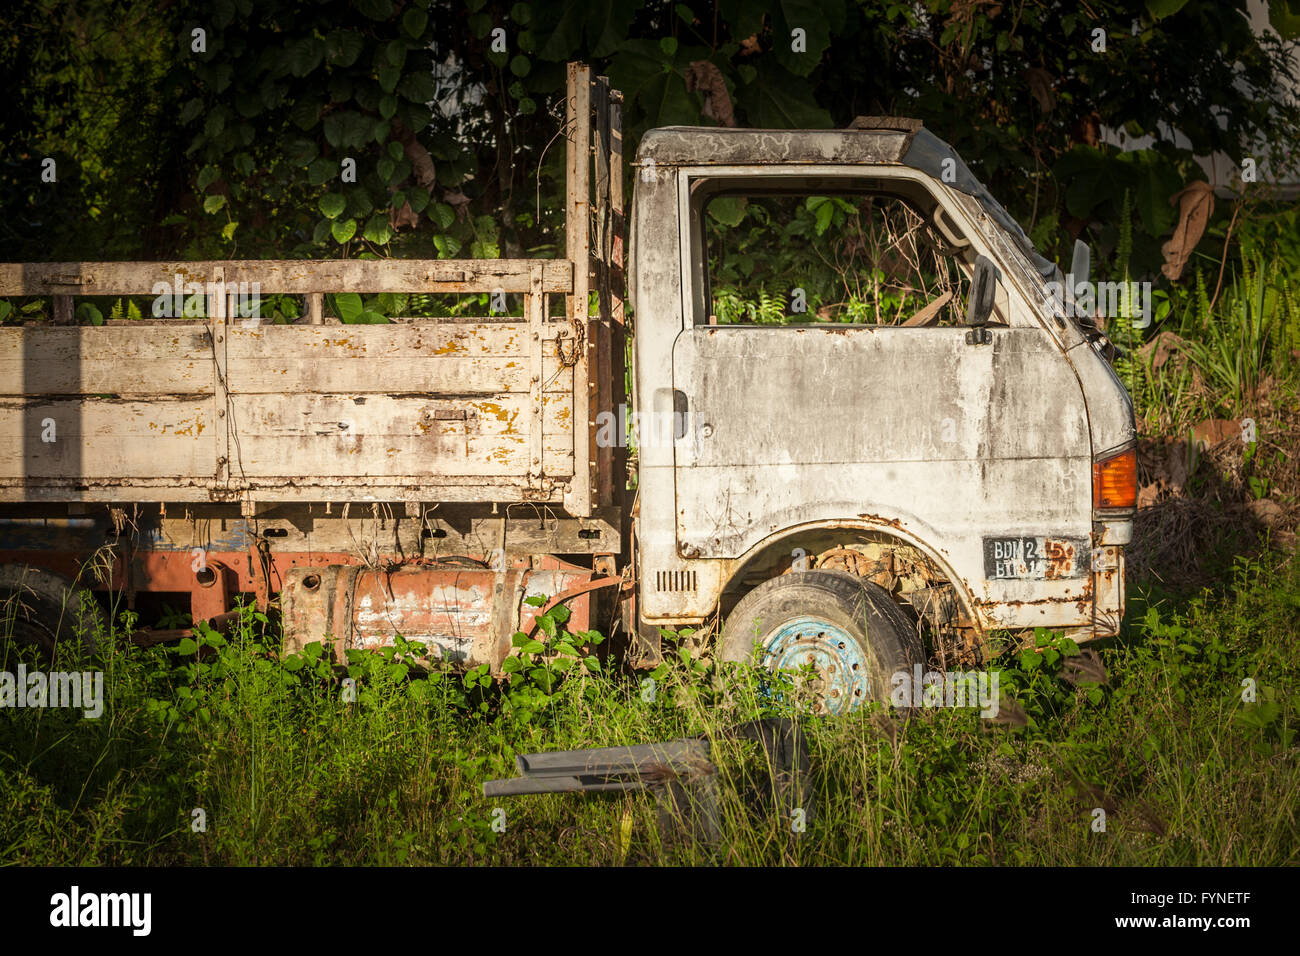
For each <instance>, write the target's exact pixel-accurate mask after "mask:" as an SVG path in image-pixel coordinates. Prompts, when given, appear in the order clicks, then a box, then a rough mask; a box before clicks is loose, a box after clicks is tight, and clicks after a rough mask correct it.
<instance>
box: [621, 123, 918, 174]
mask: <svg viewBox="0 0 1300 956" xmlns="http://www.w3.org/2000/svg"><path fill="white" fill-rule="evenodd" d="M902 122H904V123H907V124H910V126H911V128H910V129H909V128H894V129H885V128H878V129H846V130H843V129H795V130H791V129H736V128H729V127H719V126H666V127H663V128H660V129H652V130H649V131H648V132H647V133H646V134H645V135H644V136H643V137H642V138H641V145H640V147H639V148H638V149H637V162H638V163H645V162H648V161H651V160H653V161H654V163H655V165H670V166H713V165H718V166H731V165H743V166H749V165H775V164H789V163H897V162H901V161H902V158H903V156H904V155H905V154H906V153H907V150H908V147H909V146H910V145H911V142H912V137H913V136H914V135H915V133H916V131H917V130H919V129H920V128H921V124H920V122H918V121H916V120H904V121H902Z"/></svg>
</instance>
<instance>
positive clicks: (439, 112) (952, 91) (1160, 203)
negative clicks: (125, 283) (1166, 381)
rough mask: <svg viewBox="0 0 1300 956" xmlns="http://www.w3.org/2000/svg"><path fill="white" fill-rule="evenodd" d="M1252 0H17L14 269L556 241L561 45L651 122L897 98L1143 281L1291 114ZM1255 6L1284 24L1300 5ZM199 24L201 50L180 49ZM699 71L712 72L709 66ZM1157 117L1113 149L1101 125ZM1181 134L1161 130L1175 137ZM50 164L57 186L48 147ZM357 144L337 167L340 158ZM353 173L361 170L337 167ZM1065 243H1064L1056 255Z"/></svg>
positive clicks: (1284, 137)
mask: <svg viewBox="0 0 1300 956" xmlns="http://www.w3.org/2000/svg"><path fill="white" fill-rule="evenodd" d="M1245 11H1246V0H1227V2H1224V0H1145V2H1143V0H1095V2H1092V3H1090V4H1088V5H1087V6H1086V7H1076V6H1075V5H1073V4H1064V3H1055V2H1046V3H1044V2H1039V3H1031V2H1027V0H1025V2H992V0H988V2H981V0H926V2H924V3H919V4H918V3H902V2H899V3H893V2H865V0H862V2H853V0H717V2H715V3H704V2H701V0H694V2H689V3H650V2H646V0H583V2H575V0H534V2H531V3H526V2H525V3H508V2H499V0H437V2H413V0H320V2H317V0H257V2H254V0H214V2H212V3H210V4H193V3H176V4H165V5H156V4H152V3H149V2H144V0H86V2H83V3H79V4H76V5H65V4H62V3H58V2H55V0H14V2H13V3H11V4H10V5H9V7H8V9H7V10H6V12H5V13H4V14H0V75H2V76H3V77H4V79H5V83H6V89H7V90H8V91H9V102H8V109H7V112H6V114H5V116H4V117H3V118H2V119H0V135H2V136H3V142H4V143H5V147H6V148H5V157H4V161H3V163H2V164H0V187H2V188H3V194H2V195H0V203H2V204H3V215H2V216H0V229H3V232H0V243H2V244H3V257H4V258H5V259H44V258H98V257H105V256H108V257H123V258H125V257H130V256H143V257H164V256H175V255H178V254H180V255H186V256H193V257H234V256H247V257H258V256H271V255H275V256H317V257H319V256H354V255H402V256H415V255H420V256H455V255H476V256H495V255H502V254H506V255H523V254H550V253H552V252H554V251H555V250H556V249H557V248H558V244H559V239H558V232H557V230H558V228H559V226H560V225H561V223H562V220H561V216H562V202H561V201H560V200H561V198H562V195H563V181H562V174H563V155H564V151H563V148H562V142H561V141H560V140H559V139H558V138H557V136H558V133H559V132H560V126H561V123H562V118H563V102H562V100H563V85H564V63H565V62H566V61H568V60H574V59H581V60H586V61H589V62H591V63H592V64H593V66H594V67H595V69H596V71H597V72H600V73H605V74H607V75H608V76H609V77H610V78H611V81H612V84H613V85H614V86H615V87H616V88H618V89H621V90H622V91H623V93H624V95H625V111H626V112H625V128H626V132H627V146H628V149H629V154H630V152H631V150H632V149H634V148H635V145H636V142H637V140H638V138H639V137H640V135H641V134H643V133H644V131H645V130H647V129H650V128H653V127H656V126H664V125H670V124H704V125H709V124H712V123H715V122H717V118H718V117H719V115H721V114H720V111H719V109H718V108H717V107H718V104H717V103H716V102H711V99H718V98H720V97H721V92H720V91H719V90H716V89H714V90H709V89H706V88H703V87H702V85H701V84H700V82H699V81H698V73H697V72H696V71H698V70H700V69H707V70H708V71H709V75H710V76H712V75H715V71H716V76H717V77H718V78H720V82H721V84H722V86H723V87H725V99H726V100H727V101H728V104H729V105H730V107H731V115H734V119H735V122H736V123H737V124H738V125H741V126H752V127H784V128H792V127H796V128H797V127H811V128H824V127H832V126H844V125H847V124H848V123H849V122H850V121H851V120H852V119H853V118H854V117H855V116H857V115H861V114H868V115H870V114H877V115H890V114H892V115H904V116H915V117H918V118H920V119H922V120H923V121H925V123H926V124H927V125H928V126H929V127H930V128H931V129H933V130H934V131H935V132H936V133H937V134H938V135H939V136H941V137H943V138H944V139H946V140H948V141H949V142H951V143H952V144H953V145H954V146H955V147H956V148H957V150H958V151H959V152H960V153H961V154H962V155H963V156H964V157H965V158H966V160H967V162H968V163H969V164H970V165H971V166H972V168H973V169H974V170H975V171H976V173H977V175H979V176H980V177H981V178H982V179H984V181H985V182H986V183H988V184H989V186H990V188H991V189H992V191H993V192H994V194H995V195H997V196H998V197H999V198H1000V199H1002V200H1003V202H1004V203H1005V204H1006V205H1008V207H1009V208H1010V209H1011V210H1012V212H1013V213H1014V214H1015V215H1017V217H1018V218H1020V219H1021V221H1022V222H1024V223H1025V225H1026V227H1027V228H1028V229H1029V230H1030V231H1031V235H1032V236H1033V238H1034V239H1035V241H1036V242H1037V243H1038V244H1039V245H1040V246H1042V247H1045V248H1046V249H1047V251H1048V252H1049V254H1050V253H1051V252H1052V251H1062V250H1064V248H1065V247H1066V243H1068V241H1069V240H1070V239H1072V238H1073V237H1074V236H1076V235H1079V234H1082V233H1084V232H1085V230H1088V229H1089V227H1090V224H1091V229H1092V237H1093V238H1094V239H1095V240H1098V241H1099V243H1100V245H1101V246H1102V247H1103V249H1104V248H1107V247H1112V246H1114V244H1115V243H1116V242H1117V239H1118V236H1117V233H1116V231H1115V230H1116V229H1117V226H1116V225H1115V224H1116V223H1117V221H1118V218H1119V215H1120V212H1121V207H1122V204H1123V202H1124V196H1125V193H1128V194H1129V196H1130V202H1131V204H1132V208H1133V210H1134V212H1135V227H1136V228H1135V233H1134V239H1133V250H1132V258H1133V263H1134V266H1135V268H1137V269H1139V270H1144V271H1148V272H1149V271H1151V270H1152V269H1154V267H1155V266H1156V265H1158V262H1159V244H1160V241H1161V239H1162V237H1163V236H1167V235H1168V233H1169V231H1170V229H1171V228H1172V224H1173V218H1174V216H1175V210H1174V209H1173V208H1172V207H1171V206H1170V204H1169V197H1170V195H1172V194H1173V193H1175V192H1177V190H1178V189H1180V188H1181V187H1182V186H1183V185H1184V184H1185V183H1186V182H1187V181H1188V180H1189V179H1192V178H1200V177H1201V176H1202V174H1201V173H1200V171H1199V169H1198V167H1197V166H1196V165H1195V163H1194V162H1193V157H1194V156H1196V155H1210V154H1213V153H1216V152H1218V153H1223V154H1226V155H1227V156H1228V157H1232V158H1234V161H1235V160H1237V159H1240V158H1244V157H1248V156H1250V157H1258V158H1259V160H1260V161H1261V162H1262V161H1263V160H1264V159H1266V158H1267V156H1268V155H1269V154H1273V160H1274V163H1275V166H1274V168H1275V169H1277V168H1278V167H1277V166H1276V163H1278V162H1281V161H1285V156H1284V152H1285V149H1286V148H1287V147H1288V146H1289V144H1291V143H1293V142H1294V141H1295V139H1296V138H1297V134H1298V133H1300V122H1298V121H1297V111H1296V109H1295V107H1294V105H1288V104H1287V102H1286V101H1285V99H1284V98H1283V96H1282V95H1281V93H1280V92H1279V82H1280V81H1281V80H1282V79H1283V78H1284V77H1285V75H1286V73H1287V70H1288V69H1290V67H1289V65H1288V61H1287V59H1286V49H1285V46H1284V42H1283V40H1282V39H1279V38H1278V37H1276V36H1268V35H1264V36H1260V35H1257V34H1256V33H1255V32H1254V31H1253V30H1252V28H1251V25H1250V23H1249V21H1248V19H1247V16H1246V12H1245ZM1270 13H1271V20H1272V23H1273V25H1274V27H1275V28H1277V29H1278V30H1279V31H1282V33H1283V37H1285V38H1292V37H1294V36H1295V35H1296V33H1295V31H1296V26H1297V24H1300V3H1297V2H1296V0H1274V2H1273V3H1272V4H1270ZM195 31H201V35H202V37H203V41H202V43H199V42H198V41H197V40H196V38H197V37H198V36H199V35H200V34H198V33H196V32H195ZM701 64H708V65H709V66H707V67H701ZM1103 126H1105V127H1107V128H1109V129H1112V130H1117V131H1122V133H1123V135H1124V136H1126V137H1143V136H1146V135H1153V136H1154V137H1155V141H1154V142H1153V143H1152V145H1151V146H1150V147H1149V148H1147V149H1143V150H1138V151H1132V152H1127V153H1126V152H1123V151H1121V150H1119V149H1117V148H1115V147H1113V146H1108V145H1106V143H1105V142H1104V141H1103V140H1102V138H1101V136H1100V131H1101V128H1102V127H1103ZM1174 130H1177V132H1178V134H1179V136H1178V137H1175V135H1174V132H1173V131H1174ZM50 156H53V157H55V158H56V159H57V160H58V169H59V177H58V181H57V183H43V182H42V181H41V178H40V172H41V168H40V162H41V160H42V159H43V158H45V157H50ZM349 161H351V163H349ZM352 164H354V170H355V176H353V175H352V172H353V167H352ZM1057 247H1059V248H1057Z"/></svg>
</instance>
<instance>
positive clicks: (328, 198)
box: [319, 193, 347, 219]
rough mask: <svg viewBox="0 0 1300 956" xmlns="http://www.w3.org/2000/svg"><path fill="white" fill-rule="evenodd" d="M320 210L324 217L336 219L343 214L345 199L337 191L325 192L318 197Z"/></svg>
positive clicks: (345, 204)
mask: <svg viewBox="0 0 1300 956" xmlns="http://www.w3.org/2000/svg"><path fill="white" fill-rule="evenodd" d="M319 205H320V211H321V215H323V216H324V217H325V218H326V219H337V218H338V217H339V216H341V215H342V214H343V210H344V208H345V207H346V206H347V201H346V200H345V199H344V198H343V197H342V196H340V195H339V194H338V193H327V194H326V195H324V196H322V197H321V199H320V203H319Z"/></svg>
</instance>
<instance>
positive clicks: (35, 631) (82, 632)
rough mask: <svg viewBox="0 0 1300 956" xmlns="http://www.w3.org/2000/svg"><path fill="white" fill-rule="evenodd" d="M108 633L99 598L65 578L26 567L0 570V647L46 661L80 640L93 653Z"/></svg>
mask: <svg viewBox="0 0 1300 956" xmlns="http://www.w3.org/2000/svg"><path fill="white" fill-rule="evenodd" d="M104 629H106V624H105V620H104V613H103V611H101V610H100V607H99V605H98V604H97V603H96V602H95V598H94V596H93V595H92V594H91V593H90V592H89V591H87V590H86V589H85V588H81V587H77V586H76V585H75V584H73V582H71V581H69V580H68V579H67V578H65V577H64V576H63V575H61V574H55V573H54V572H53V571H45V570H42V569H41V568H33V567H31V566H29V565H25V564H6V565H3V566H0V645H3V644H14V645H17V646H18V647H20V648H21V647H34V648H36V650H37V651H38V652H39V653H40V655H41V656H42V657H43V658H44V659H45V660H47V661H50V660H53V658H54V654H55V650H56V648H57V647H59V646H60V645H67V644H71V643H74V642H76V641H77V640H78V639H80V641H81V644H82V646H83V647H85V648H86V649H87V650H90V651H92V652H93V651H94V650H95V647H96V642H95V638H96V635H97V634H98V633H100V632H101V631H102V630H104Z"/></svg>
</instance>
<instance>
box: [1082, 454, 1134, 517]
mask: <svg viewBox="0 0 1300 956" xmlns="http://www.w3.org/2000/svg"><path fill="white" fill-rule="evenodd" d="M1136 505H1137V449H1136V448H1130V449H1129V450H1128V451H1122V452H1120V453H1119V454H1118V455H1113V456H1111V457H1110V458H1107V459H1105V460H1103V461H1098V462H1094V463H1093V466H1092V506H1093V507H1094V508H1133V507H1135V506H1136Z"/></svg>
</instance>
